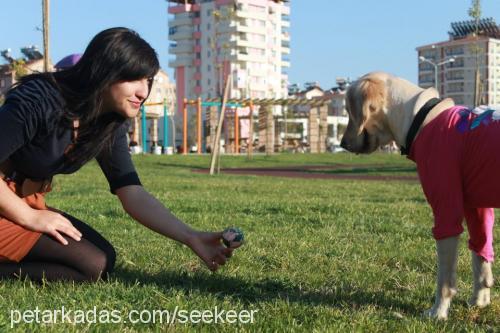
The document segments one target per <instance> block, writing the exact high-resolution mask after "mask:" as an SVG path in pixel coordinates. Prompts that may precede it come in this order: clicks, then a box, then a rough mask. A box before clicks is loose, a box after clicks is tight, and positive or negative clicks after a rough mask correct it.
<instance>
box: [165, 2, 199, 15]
mask: <svg viewBox="0 0 500 333" xmlns="http://www.w3.org/2000/svg"><path fill="white" fill-rule="evenodd" d="M196 11H200V5H197V4H186V5H184V4H180V5H176V6H170V7H168V13H169V14H180V13H188V12H196Z"/></svg>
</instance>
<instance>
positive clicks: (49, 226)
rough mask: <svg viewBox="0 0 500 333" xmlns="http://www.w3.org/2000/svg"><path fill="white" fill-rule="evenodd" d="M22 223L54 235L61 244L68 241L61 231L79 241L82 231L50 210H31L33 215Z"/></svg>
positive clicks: (26, 226) (31, 228) (28, 227)
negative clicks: (26, 221) (25, 222)
mask: <svg viewBox="0 0 500 333" xmlns="http://www.w3.org/2000/svg"><path fill="white" fill-rule="evenodd" d="M28 221H29V222H28V223H27V224H25V225H24V227H25V228H27V229H29V230H32V231H37V232H42V233H45V234H48V235H50V236H52V237H54V238H55V239H56V240H58V241H59V242H61V244H63V245H68V241H67V240H66V239H65V238H64V237H63V236H62V234H61V233H63V234H65V235H67V236H69V237H71V238H73V239H74V240H76V241H80V239H81V238H82V233H81V232H80V231H78V229H76V228H75V227H74V226H73V224H71V222H70V221H69V220H68V219H67V218H65V217H64V216H62V215H61V214H59V213H56V212H53V211H50V210H38V209H34V210H33V216H32V218H30V219H29V220H28Z"/></svg>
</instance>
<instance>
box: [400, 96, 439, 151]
mask: <svg viewBox="0 0 500 333" xmlns="http://www.w3.org/2000/svg"><path fill="white" fill-rule="evenodd" d="M441 101H442V99H440V98H432V99H430V100H429V101H428V102H427V103H425V104H424V106H422V107H421V108H420V110H418V112H417V114H416V115H415V118H413V121H412V123H411V126H410V130H409V131H408V134H407V135H406V146H405V147H401V155H408V154H409V153H410V149H411V143H412V142H413V139H415V135H417V132H418V129H419V128H420V126H421V125H422V123H423V122H424V119H425V117H427V114H428V113H429V112H430V111H431V110H432V108H433V107H435V106H436V105H437V104H438V103H439V102H441Z"/></svg>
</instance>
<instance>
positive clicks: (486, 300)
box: [469, 288, 491, 308]
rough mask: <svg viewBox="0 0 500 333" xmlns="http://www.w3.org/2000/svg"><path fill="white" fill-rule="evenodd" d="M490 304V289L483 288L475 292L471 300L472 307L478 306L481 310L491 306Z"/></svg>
mask: <svg viewBox="0 0 500 333" xmlns="http://www.w3.org/2000/svg"><path fill="white" fill-rule="evenodd" d="M490 303H491V300H490V288H481V289H479V290H477V291H475V292H474V294H473V295H472V297H471V299H470V300H469V305H470V306H477V307H479V308H484V307H486V306H488V305H490Z"/></svg>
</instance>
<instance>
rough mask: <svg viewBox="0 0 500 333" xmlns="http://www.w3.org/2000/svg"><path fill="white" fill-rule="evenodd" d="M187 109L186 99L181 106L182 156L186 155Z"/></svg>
mask: <svg viewBox="0 0 500 333" xmlns="http://www.w3.org/2000/svg"><path fill="white" fill-rule="evenodd" d="M187 107H188V100H187V98H184V103H183V105H182V153H183V154H184V155H186V154H187V149H188V148H187V131H188V126H187V111H188V110H187Z"/></svg>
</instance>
